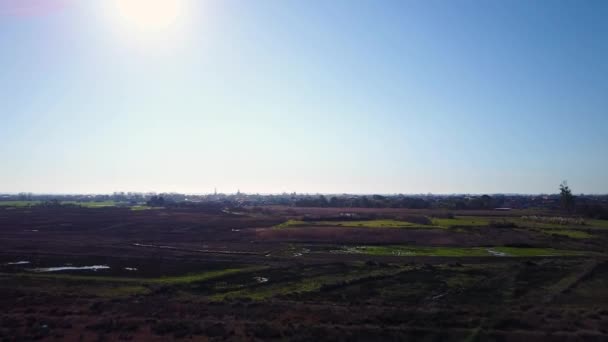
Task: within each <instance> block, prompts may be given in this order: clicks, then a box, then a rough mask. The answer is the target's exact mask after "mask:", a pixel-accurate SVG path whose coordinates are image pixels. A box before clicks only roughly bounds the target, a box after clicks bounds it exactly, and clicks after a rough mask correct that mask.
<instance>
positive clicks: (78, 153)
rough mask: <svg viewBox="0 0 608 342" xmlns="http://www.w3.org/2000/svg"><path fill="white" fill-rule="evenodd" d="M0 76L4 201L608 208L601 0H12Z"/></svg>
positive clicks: (604, 4)
mask: <svg viewBox="0 0 608 342" xmlns="http://www.w3.org/2000/svg"><path fill="white" fill-rule="evenodd" d="M120 2H122V3H120ZM175 4H178V5H179V6H178V5H175ZM0 67H1V69H0V70H1V71H0V138H1V139H2V144H0V192H20V191H29V192H58V193H92V192H104V193H106V192H113V191H158V192H162V191H177V192H186V193H205V192H212V191H213V189H214V187H217V188H218V190H219V191H223V192H235V191H236V190H237V189H240V190H241V191H244V192H261V193H269V192H283V191H288V192H291V191H297V192H310V193H313V192H323V193H336V192H340V193H341V192H349V193H427V192H432V193H498V192H509V193H514V192H518V193H540V192H543V193H547V192H551V193H552V192H556V191H557V187H558V185H559V183H560V182H561V181H562V180H564V179H565V180H568V182H569V184H570V185H571V187H572V188H573V190H574V192H576V193H581V192H583V193H608V171H607V170H608V1H604V0H597V1H585V0H572V1H560V0H546V1H540V0H538V1H529V0H512V1H494V0H478V1H463V0H454V1H447V0H443V1H434V0H420V1H405V0H403V1H402V0H398V1H388V0H331V1H326V0H300V1H292V0H213V1H211V0H207V1H205V0H145V1H144V0H98V1H94V0H0Z"/></svg>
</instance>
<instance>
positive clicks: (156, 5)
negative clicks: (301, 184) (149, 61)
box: [114, 0, 184, 32]
mask: <svg viewBox="0 0 608 342" xmlns="http://www.w3.org/2000/svg"><path fill="white" fill-rule="evenodd" d="M114 2H115V5H116V9H117V11H118V14H119V15H120V17H121V18H122V19H123V20H124V21H125V23H126V24H127V25H128V26H130V27H132V28H133V29H136V30H138V31H143V32H157V31H163V30H166V29H169V28H170V27H172V26H173V25H175V24H176V23H177V22H178V20H179V17H180V16H181V15H182V12H183V11H184V8H183V7H184V4H183V2H184V0H114Z"/></svg>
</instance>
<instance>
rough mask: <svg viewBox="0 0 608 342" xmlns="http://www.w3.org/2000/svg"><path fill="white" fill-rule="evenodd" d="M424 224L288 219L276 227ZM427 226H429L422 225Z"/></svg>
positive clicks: (395, 226) (367, 226)
mask: <svg viewBox="0 0 608 342" xmlns="http://www.w3.org/2000/svg"><path fill="white" fill-rule="evenodd" d="M421 226H422V225H419V224H415V223H411V222H406V221H398V220H365V221H364V220H360V221H299V220H288V221H285V222H283V223H281V224H279V225H277V226H275V228H292V227H346V228H409V227H417V228H419V227H421ZM422 227H427V226H422Z"/></svg>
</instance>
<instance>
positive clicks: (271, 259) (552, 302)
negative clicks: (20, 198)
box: [0, 202, 608, 341]
mask: <svg viewBox="0 0 608 342" xmlns="http://www.w3.org/2000/svg"><path fill="white" fill-rule="evenodd" d="M100 203H102V202H100ZM104 204H107V205H101V204H100V205H86V206H85V205H82V206H81V205H63V206H55V207H45V206H36V205H23V203H14V204H13V205H11V206H8V205H6V206H3V207H0V294H1V295H0V307H1V308H2V313H1V314H0V337H1V338H2V339H4V340H9V341H10V340H15V341H17V340H19V341H21V340H32V339H43V340H73V341H76V340H119V339H122V340H166V339H172V338H195V339H209V340H311V339H315V340H321V341H324V340H327V341H330V340H340V339H343V340H369V339H381V340H404V339H417V340H439V339H441V340H467V339H468V340H528V339H541V340H555V341H560V340H568V341H576V340H581V341H582V340H590V339H594V340H604V339H607V338H608V331H607V330H606V326H608V311H607V310H606V308H607V307H608V290H607V287H606V286H605V285H606V284H607V283H608V254H607V253H608V250H607V248H606V246H607V245H608V229H606V227H607V225H606V222H605V221H601V220H595V221H593V220H590V221H587V222H585V224H584V225H577V224H573V225H570V224H562V223H556V222H558V221H556V220H553V221H551V220H550V219H548V218H547V219H545V218H541V219H534V220H530V219H526V218H524V217H523V216H524V215H515V214H513V213H506V214H503V215H497V213H496V212H493V211H487V212H484V211H476V212H475V213H473V214H472V213H470V212H466V211H454V212H450V213H446V212H445V211H438V210H431V209H429V210H409V209H394V210H393V209H390V210H386V209H356V208H354V209H353V208H350V209H349V210H348V212H345V211H344V210H341V209H339V208H322V209H317V208H297V207H296V208H294V207H280V206H276V207H267V208H265V210H263V211H260V210H258V209H255V208H248V207H241V208H225V209H221V210H220V209H216V208H206V207H191V208H150V207H147V206H139V207H138V206H134V207H130V206H121V205H111V204H112V203H104ZM150 209H154V210H150ZM560 222H561V221H560Z"/></svg>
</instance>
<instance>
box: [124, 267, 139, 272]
mask: <svg viewBox="0 0 608 342" xmlns="http://www.w3.org/2000/svg"><path fill="white" fill-rule="evenodd" d="M125 271H137V267H125Z"/></svg>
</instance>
